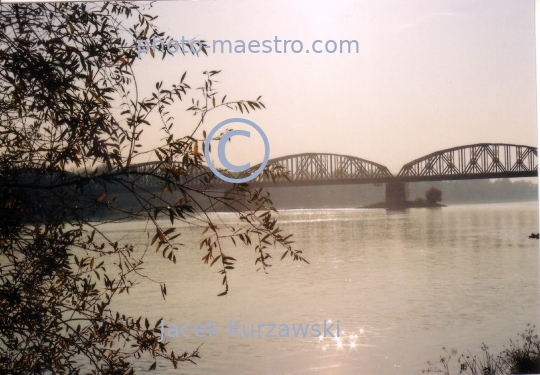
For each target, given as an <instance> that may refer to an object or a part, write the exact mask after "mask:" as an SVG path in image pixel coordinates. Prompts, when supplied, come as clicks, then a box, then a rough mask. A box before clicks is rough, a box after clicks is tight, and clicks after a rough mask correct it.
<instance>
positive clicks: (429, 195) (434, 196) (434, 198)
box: [426, 187, 442, 206]
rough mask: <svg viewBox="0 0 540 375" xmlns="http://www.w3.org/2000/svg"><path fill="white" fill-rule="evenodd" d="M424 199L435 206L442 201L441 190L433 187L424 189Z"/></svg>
mask: <svg viewBox="0 0 540 375" xmlns="http://www.w3.org/2000/svg"><path fill="white" fill-rule="evenodd" d="M426 201H427V203H428V204H429V205H431V206H435V205H436V204H437V203H438V202H440V201H442V191H440V190H439V189H437V188H434V187H432V188H431V189H428V190H426Z"/></svg>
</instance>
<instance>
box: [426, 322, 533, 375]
mask: <svg viewBox="0 0 540 375" xmlns="http://www.w3.org/2000/svg"><path fill="white" fill-rule="evenodd" d="M519 336H520V337H519V339H517V340H510V343H509V344H508V347H505V348H504V349H503V350H502V351H501V352H500V353H499V354H494V353H492V352H491V351H490V349H489V347H488V346H486V345H485V344H483V345H482V347H481V348H480V354H473V353H471V352H470V351H468V352H467V353H466V354H459V355H458V352H457V350H456V349H451V350H446V349H445V348H443V351H444V354H443V355H441V356H440V358H439V360H438V361H437V362H428V368H427V369H426V370H423V371H422V372H423V373H427V374H430V373H431V374H442V375H454V374H455V375H457V374H460V375H461V374H464V375H517V374H540V338H539V337H538V335H537V334H535V327H534V326H528V327H527V329H526V330H525V331H524V332H523V333H521V334H520V335H519Z"/></svg>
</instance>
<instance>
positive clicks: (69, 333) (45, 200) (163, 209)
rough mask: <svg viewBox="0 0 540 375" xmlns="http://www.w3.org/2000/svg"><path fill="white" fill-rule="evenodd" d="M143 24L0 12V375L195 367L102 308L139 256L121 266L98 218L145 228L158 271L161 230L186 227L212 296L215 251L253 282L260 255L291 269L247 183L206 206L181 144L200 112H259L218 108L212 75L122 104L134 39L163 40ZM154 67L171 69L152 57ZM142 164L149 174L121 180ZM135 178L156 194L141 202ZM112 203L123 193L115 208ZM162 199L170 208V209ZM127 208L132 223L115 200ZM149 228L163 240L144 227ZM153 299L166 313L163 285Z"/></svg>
mask: <svg viewBox="0 0 540 375" xmlns="http://www.w3.org/2000/svg"><path fill="white" fill-rule="evenodd" d="M154 19H155V17H153V16H151V15H148V14H145V9H144V7H143V5H141V4H140V3H123V2H118V3H117V2H114V3H38V4H36V3H34V4H0V64H1V68H0V149H1V152H0V252H1V255H0V340H1V344H0V372H1V373H12V374H18V373H21V374H23V373H24V374H28V373H33V374H42V373H45V372H49V373H55V374H77V373H79V372H81V371H82V372H85V373H87V372H90V371H94V372H96V373H100V374H126V373H133V372H134V369H133V361H134V360H135V359H137V358H140V357H141V356H143V355H144V356H150V358H153V364H152V366H151V368H152V369H155V367H156V364H157V362H156V359H157V358H159V357H161V358H163V359H166V360H168V361H170V362H171V363H172V365H174V367H176V366H177V364H178V363H179V362H185V361H193V359H194V358H196V357H198V355H199V352H198V350H197V349H195V350H192V351H191V352H184V353H182V354H179V355H178V354H175V353H174V352H168V351H167V349H166V343H159V342H158V339H159V330H158V327H157V323H156V324H153V323H150V322H149V321H148V320H147V319H145V318H143V317H130V316H126V315H123V314H120V313H119V312H116V311H114V310H113V309H112V308H111V301H112V300H113V299H114V297H115V296H117V295H118V294H120V293H124V292H125V293H129V292H130V289H131V288H132V287H133V285H134V282H135V281H134V280H135V277H137V276H139V277H140V276H145V277H146V276H147V275H145V274H144V273H143V271H142V267H141V266H142V265H143V261H144V260H145V259H143V257H144V255H143V256H136V255H135V254H141V253H142V252H138V253H137V252H135V251H134V250H135V249H134V248H133V246H132V245H130V244H126V245H121V244H119V243H118V241H117V240H116V239H115V238H110V237H108V236H107V235H105V234H104V233H102V232H101V231H100V227H99V226H97V225H95V223H94V221H93V220H94V219H95V218H96V217H98V216H99V215H102V214H103V212H107V213H108V214H114V215H113V216H114V217H115V218H116V219H117V220H118V219H125V220H127V219H145V220H148V221H149V222H151V223H152V224H153V225H154V227H155V235H154V237H153V239H152V241H151V242H152V246H155V248H156V251H157V250H159V251H160V254H161V255H162V256H164V257H166V258H167V259H169V260H170V261H171V265H172V263H176V255H175V253H176V250H177V249H178V246H179V244H178V243H176V242H175V238H176V237H177V236H178V235H180V233H176V228H174V226H173V224H174V222H175V221H186V222H190V223H191V224H192V225H196V226H199V227H200V228H201V232H202V236H201V239H200V248H201V252H203V254H204V256H203V261H204V262H205V263H208V264H209V265H214V264H215V266H216V267H219V272H220V273H221V274H222V276H223V286H224V291H223V293H222V294H226V293H227V292H228V290H229V287H228V281H227V277H228V275H229V272H230V271H231V270H232V269H233V268H234V263H235V259H234V258H233V257H231V256H230V255H228V254H226V253H224V251H223V246H222V244H223V241H225V240H227V241H232V242H234V243H235V244H236V243H237V242H238V241H239V242H241V243H243V244H246V245H250V246H252V247H254V250H255V256H256V258H255V259H256V261H255V264H256V265H258V266H259V267H261V268H263V269H266V268H267V267H268V266H269V265H270V264H269V260H270V257H271V256H270V251H271V250H270V249H268V247H269V246H271V245H276V244H278V245H280V246H282V247H283V248H284V250H285V253H283V256H286V255H287V254H289V255H290V256H291V257H292V258H293V259H294V260H304V259H303V258H302V255H301V252H300V251H298V250H295V249H293V248H292V247H291V243H292V241H291V240H290V238H289V237H290V236H284V235H282V233H281V230H280V229H279V227H278V225H277V222H276V220H275V219H274V218H273V216H272V211H274V210H273V207H272V206H271V204H272V203H271V201H270V199H269V197H268V194H266V193H265V192H263V191H261V190H255V189H252V188H250V187H249V185H247V184H237V185H231V186H230V188H229V189H228V190H227V191H226V192H225V193H223V192H221V193H220V194H216V192H215V191H214V190H215V189H214V188H213V184H214V182H215V181H216V178H215V177H214V176H213V174H212V173H210V172H208V170H207V169H205V168H203V165H202V164H203V161H202V159H201V155H200V154H199V153H198V152H197V149H198V148H199V144H202V143H203V141H204V136H205V133H204V132H203V134H202V137H201V139H197V136H198V135H197V132H195V131H194V130H197V129H198V131H199V132H201V131H203V130H204V119H205V116H206V114H207V113H208V112H210V111H214V110H221V109H226V108H229V109H233V110H239V111H242V112H244V111H248V112H249V110H259V109H262V108H264V104H263V103H262V102H261V101H260V97H259V98H257V99H255V100H249V101H246V100H239V101H226V100H225V96H221V95H219V93H218V92H217V91H216V89H215V87H214V82H213V80H214V76H215V75H216V74H218V73H219V72H218V71H208V72H205V73H204V77H203V78H201V81H203V84H202V86H201V87H200V90H194V91H192V90H191V87H190V86H189V85H188V84H187V82H186V73H184V74H183V75H181V76H179V77H176V78H175V81H174V83H173V84H171V85H170V87H168V88H166V87H165V85H164V84H163V82H158V83H156V85H155V91H154V92H153V93H152V94H151V95H150V96H149V97H147V98H145V97H142V94H141V93H139V91H138V90H137V84H136V77H135V76H134V74H133V70H132V65H133V63H134V61H135V59H136V58H137V57H136V55H137V52H136V40H137V39H148V38H152V37H158V38H160V39H162V40H165V41H169V40H170V38H169V37H168V36H166V35H164V33H162V32H160V31H159V30H158V29H157V28H156V27H155V26H154V24H153V22H154ZM154 55H155V57H156V58H157V57H159V58H162V57H163V58H165V57H170V56H168V52H167V51H165V50H163V51H161V52H159V51H156V53H155V54H154ZM146 57H149V58H150V54H149V55H147V56H146ZM192 93H193V94H192ZM218 96H219V98H218ZM186 99H187V100H186ZM184 101H187V102H188V103H189V104H188V108H187V110H188V111H190V112H191V113H193V114H194V115H195V118H194V119H195V121H194V123H193V126H192V128H191V129H189V130H187V129H185V128H181V129H180V130H181V131H182V130H183V132H184V134H185V135H183V136H181V137H178V136H177V135H175V133H174V129H176V127H177V126H178V124H177V122H176V121H175V119H174V118H173V117H172V116H171V115H170V114H169V112H170V110H169V108H170V106H171V105H172V104H173V103H179V104H181V103H183V102H184ZM184 124H185V121H184ZM150 130H151V131H152V132H154V133H158V132H161V133H162V135H163V138H162V139H163V141H162V144H161V145H160V146H159V147H156V148H149V147H148V146H147V145H145V144H144V143H143V142H142V139H143V136H142V135H141V134H142V133H143V131H144V132H148V131H150ZM200 136H201V135H199V137H200ZM201 149H202V148H201ZM150 154H151V155H155V158H156V160H157V161H158V162H157V163H156V164H155V165H154V167H152V168H150V169H146V170H140V169H137V168H135V165H136V163H137V162H138V160H145V161H147V160H148V159H149V155H150ZM141 155H142V156H141ZM142 157H144V159H143V158H142ZM256 167H257V166H255V167H254V168H256ZM194 171H195V172H196V173H195V172H194ZM197 171H198V172H197ZM265 173H266V174H268V175H269V176H270V177H276V176H277V177H279V176H282V175H285V173H284V172H283V171H281V170H266V171H265ZM148 179H153V181H155V182H157V184H158V186H159V188H158V189H154V190H149V189H147V188H146V186H147V185H145V184H144V183H143V181H148ZM188 181H191V182H189V183H188ZM113 189H121V190H122V191H123V194H119V195H117V196H116V199H117V200H115V197H114V194H111V191H112V190H113ZM173 194H176V196H180V197H181V198H180V199H176V198H175V199H174V200H171V197H172V196H174V195H173ZM126 197H129V199H131V200H133V201H136V202H137V205H136V206H133V207H136V208H130V209H126V205H122V204H121V203H122V202H119V201H118V200H122V199H127V198H126ZM201 197H202V198H203V199H201ZM203 202H206V203H205V204H203ZM217 204H221V205H223V206H226V207H228V208H229V209H230V210H231V211H233V212H236V214H237V215H238V217H239V219H240V222H241V224H239V225H235V226H232V225H227V224H224V223H222V222H221V221H216V219H213V218H214V217H215V216H214V215H208V213H210V212H213V211H214V210H215V207H216V205H217ZM128 207H130V206H128ZM161 216H165V217H166V218H167V219H170V222H171V227H170V228H164V227H162V225H160V224H159V222H158V221H157V219H158V218H159V217H161ZM280 255H281V252H280ZM147 258H148V257H147ZM107 264H108V265H107ZM105 265H107V268H106V267H105ZM159 285H160V289H161V293H162V295H163V297H164V298H165V297H166V294H167V289H166V285H165V284H163V283H159Z"/></svg>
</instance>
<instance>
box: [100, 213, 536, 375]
mask: <svg viewBox="0 0 540 375" xmlns="http://www.w3.org/2000/svg"><path fill="white" fill-rule="evenodd" d="M221 216H222V217H223V218H224V220H234V216H232V215H231V214H222V215H221ZM278 217H279V222H280V224H281V228H282V229H284V230H285V231H286V232H290V233H293V234H294V239H295V241H296V242H295V243H296V247H297V248H300V249H302V250H303V251H304V253H305V255H306V257H307V258H308V260H309V262H310V264H309V265H308V264H305V263H300V262H293V261H292V260H290V259H289V258H285V259H284V260H282V261H279V258H280V257H281V254H282V252H283V251H282V250H281V249H278V250H276V251H275V252H274V253H273V254H275V255H274V257H273V258H274V259H273V262H272V264H273V266H272V267H271V268H269V269H268V274H265V273H263V272H260V271H259V272H256V266H254V261H255V255H256V254H255V253H254V251H253V249H252V248H248V247H244V246H238V247H236V248H235V247H233V246H232V243H231V246H230V247H226V249H225V252H226V253H227V254H228V255H231V256H233V257H235V258H236V259H237V260H238V262H237V263H236V266H235V269H234V270H233V271H232V272H230V276H229V283H230V292H229V294H228V295H227V296H224V297H217V296H216V295H217V294H219V293H220V292H221V291H222V286H221V277H220V275H218V273H217V271H218V268H217V267H216V265H214V266H213V267H212V268H209V267H208V265H204V264H203V263H202V262H201V257H202V256H203V255H204V253H203V251H202V250H199V246H198V239H199V238H200V232H201V230H200V229H193V228H191V227H188V226H184V227H181V228H180V230H181V231H182V233H183V234H182V236H180V239H181V242H182V243H183V244H184V245H185V246H183V247H182V248H181V250H180V251H179V252H178V254H177V259H178V261H177V264H176V265H174V264H172V263H171V262H168V261H165V260H164V259H162V258H161V257H160V255H159V254H156V253H153V252H151V253H150V254H148V255H147V256H146V264H145V272H146V273H147V274H148V275H150V276H152V277H153V278H154V279H156V280H159V281H164V282H166V283H167V292H168V297H167V300H166V301H163V299H162V298H161V293H160V289H159V286H158V285H155V284H152V283H150V282H147V281H144V280H142V281H141V284H140V285H138V286H137V288H136V289H133V290H132V292H131V293H130V295H129V296H125V294H123V295H121V296H120V297H121V299H119V300H118V301H117V302H116V306H115V307H116V308H118V309H119V310H121V311H122V312H124V313H126V314H129V315H131V316H139V315H143V316H148V317H150V318H151V319H150V320H151V321H152V322H155V321H157V320H158V319H159V318H161V317H163V318H164V321H165V324H166V325H168V324H176V325H177V326H178V327H179V328H181V327H182V325H184V324H191V327H187V326H186V330H185V333H186V334H193V327H194V326H195V325H196V324H206V326H208V321H212V324H213V325H214V326H215V324H218V327H217V328H215V331H216V333H217V334H218V335H219V337H204V338H198V337H195V336H194V335H192V336H191V337H189V338H186V337H183V336H182V334H181V333H180V334H179V337H173V338H168V341H169V342H170V344H169V346H168V347H169V348H170V350H174V351H175V353H181V352H183V351H189V350H192V349H194V348H196V347H197V346H199V345H200V344H203V345H202V346H201V348H200V354H201V357H202V358H201V359H199V360H198V361H197V365H192V364H182V365H181V370H180V371H179V372H178V371H174V370H173V369H172V367H171V366H170V365H169V364H167V363H165V362H161V363H160V362H158V367H157V369H158V373H182V374H238V375H242V374H246V375H247V374H249V375H252V374H298V375H300V374H301V375H308V374H421V373H422V369H426V368H427V361H428V360H429V361H435V362H436V361H437V360H438V358H439V355H440V354H442V353H443V351H442V347H446V348H457V349H458V351H461V352H465V351H466V350H471V351H472V352H478V350H479V348H480V346H481V344H482V343H483V342H484V343H486V344H487V345H488V346H489V347H490V349H491V350H492V351H493V352H498V351H499V350H500V349H502V346H503V344H507V343H508V341H509V339H510V338H514V339H515V338H517V333H518V332H522V331H523V330H524V329H525V328H526V325H527V323H531V324H537V323H538V322H539V321H540V320H539V318H540V310H539V305H540V302H539V301H540V299H539V290H540V289H539V258H538V256H539V247H538V240H533V239H529V238H528V235H529V234H530V233H531V232H537V231H538V203H537V202H531V203H506V204H483V205H461V206H452V207H445V208H442V209H413V210H408V211H405V212H386V211H385V210H358V209H357V210H355V209H343V210H339V209H334V210H331V209H323V210H320V209H317V210H288V211H280V213H279V216H278ZM164 224H166V223H165V222H164ZM148 228H149V227H148ZM146 229H147V223H145V222H131V223H117V224H110V225H108V226H107V228H106V231H107V232H108V233H109V234H111V235H114V236H115V237H116V238H119V239H121V240H120V243H121V244H123V243H132V244H135V245H137V248H138V249H142V248H144V247H145V245H146V244H147V243H148V237H147V234H145V230H146ZM150 237H151V236H150ZM239 320H240V321H241V322H240V323H239V325H237V326H236V327H237V328H238V329H237V331H239V332H240V335H243V333H242V330H241V328H240V327H242V323H244V324H245V326H246V330H247V333H249V332H250V330H251V324H254V326H255V328H256V327H257V325H258V324H277V325H278V326H277V328H276V329H275V331H273V333H274V334H277V331H278V329H279V327H280V326H279V324H286V325H287V326H288V327H289V328H291V327H292V325H293V324H294V325H295V326H297V325H298V324H302V325H305V324H309V327H311V326H312V325H313V324H321V325H322V324H324V321H325V320H326V322H327V325H331V324H334V327H333V333H334V334H335V328H336V325H335V324H336V323H337V321H338V320H339V323H340V331H341V332H340V337H339V339H337V338H331V337H326V338H320V337H311V335H312V334H313V333H314V331H311V330H310V331H309V332H308V334H307V335H306V337H302V334H301V333H300V334H298V336H299V337H295V335H294V333H293V331H292V329H291V330H290V333H289V337H279V336H277V337H275V338H274V337H270V338H267V337H265V336H266V333H267V332H268V331H269V330H270V326H267V328H264V327H263V330H262V334H261V336H262V337H260V338H259V337H257V333H256V332H257V331H255V337H252V338H250V337H238V335H237V334H236V333H235V332H234V330H233V331H231V332H232V336H233V337H229V333H230V327H229V324H230V323H229V321H231V322H232V325H233V326H234V324H235V323H236V322H237V321H239ZM171 327H172V326H171ZM166 331H167V330H166ZM283 332H284V331H283ZM172 333H174V332H172ZM206 333H208V332H206ZM282 335H283V336H284V335H285V334H284V333H283V334H282ZM313 336H317V335H316V334H314V335H313ZM150 364H151V362H150V360H147V361H145V362H142V363H141V362H139V365H138V366H140V368H141V370H146V369H148V367H149V366H150ZM143 372H145V371H143Z"/></svg>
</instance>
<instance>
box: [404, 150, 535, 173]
mask: <svg viewBox="0 0 540 375" xmlns="http://www.w3.org/2000/svg"><path fill="white" fill-rule="evenodd" d="M537 175H538V150H537V148H536V147H531V146H523V145H514V144H506V143H477V144H474V145H466V146H459V147H453V148H449V149H445V150H441V151H437V152H434V153H431V154H429V155H425V156H423V157H421V158H418V159H415V160H413V161H411V162H409V163H407V164H405V165H404V166H403V167H402V168H401V171H400V172H399V174H398V176H397V177H398V178H397V179H398V180H402V181H411V182H412V181H438V180H466V179H483V178H511V177H535V176H537Z"/></svg>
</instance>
